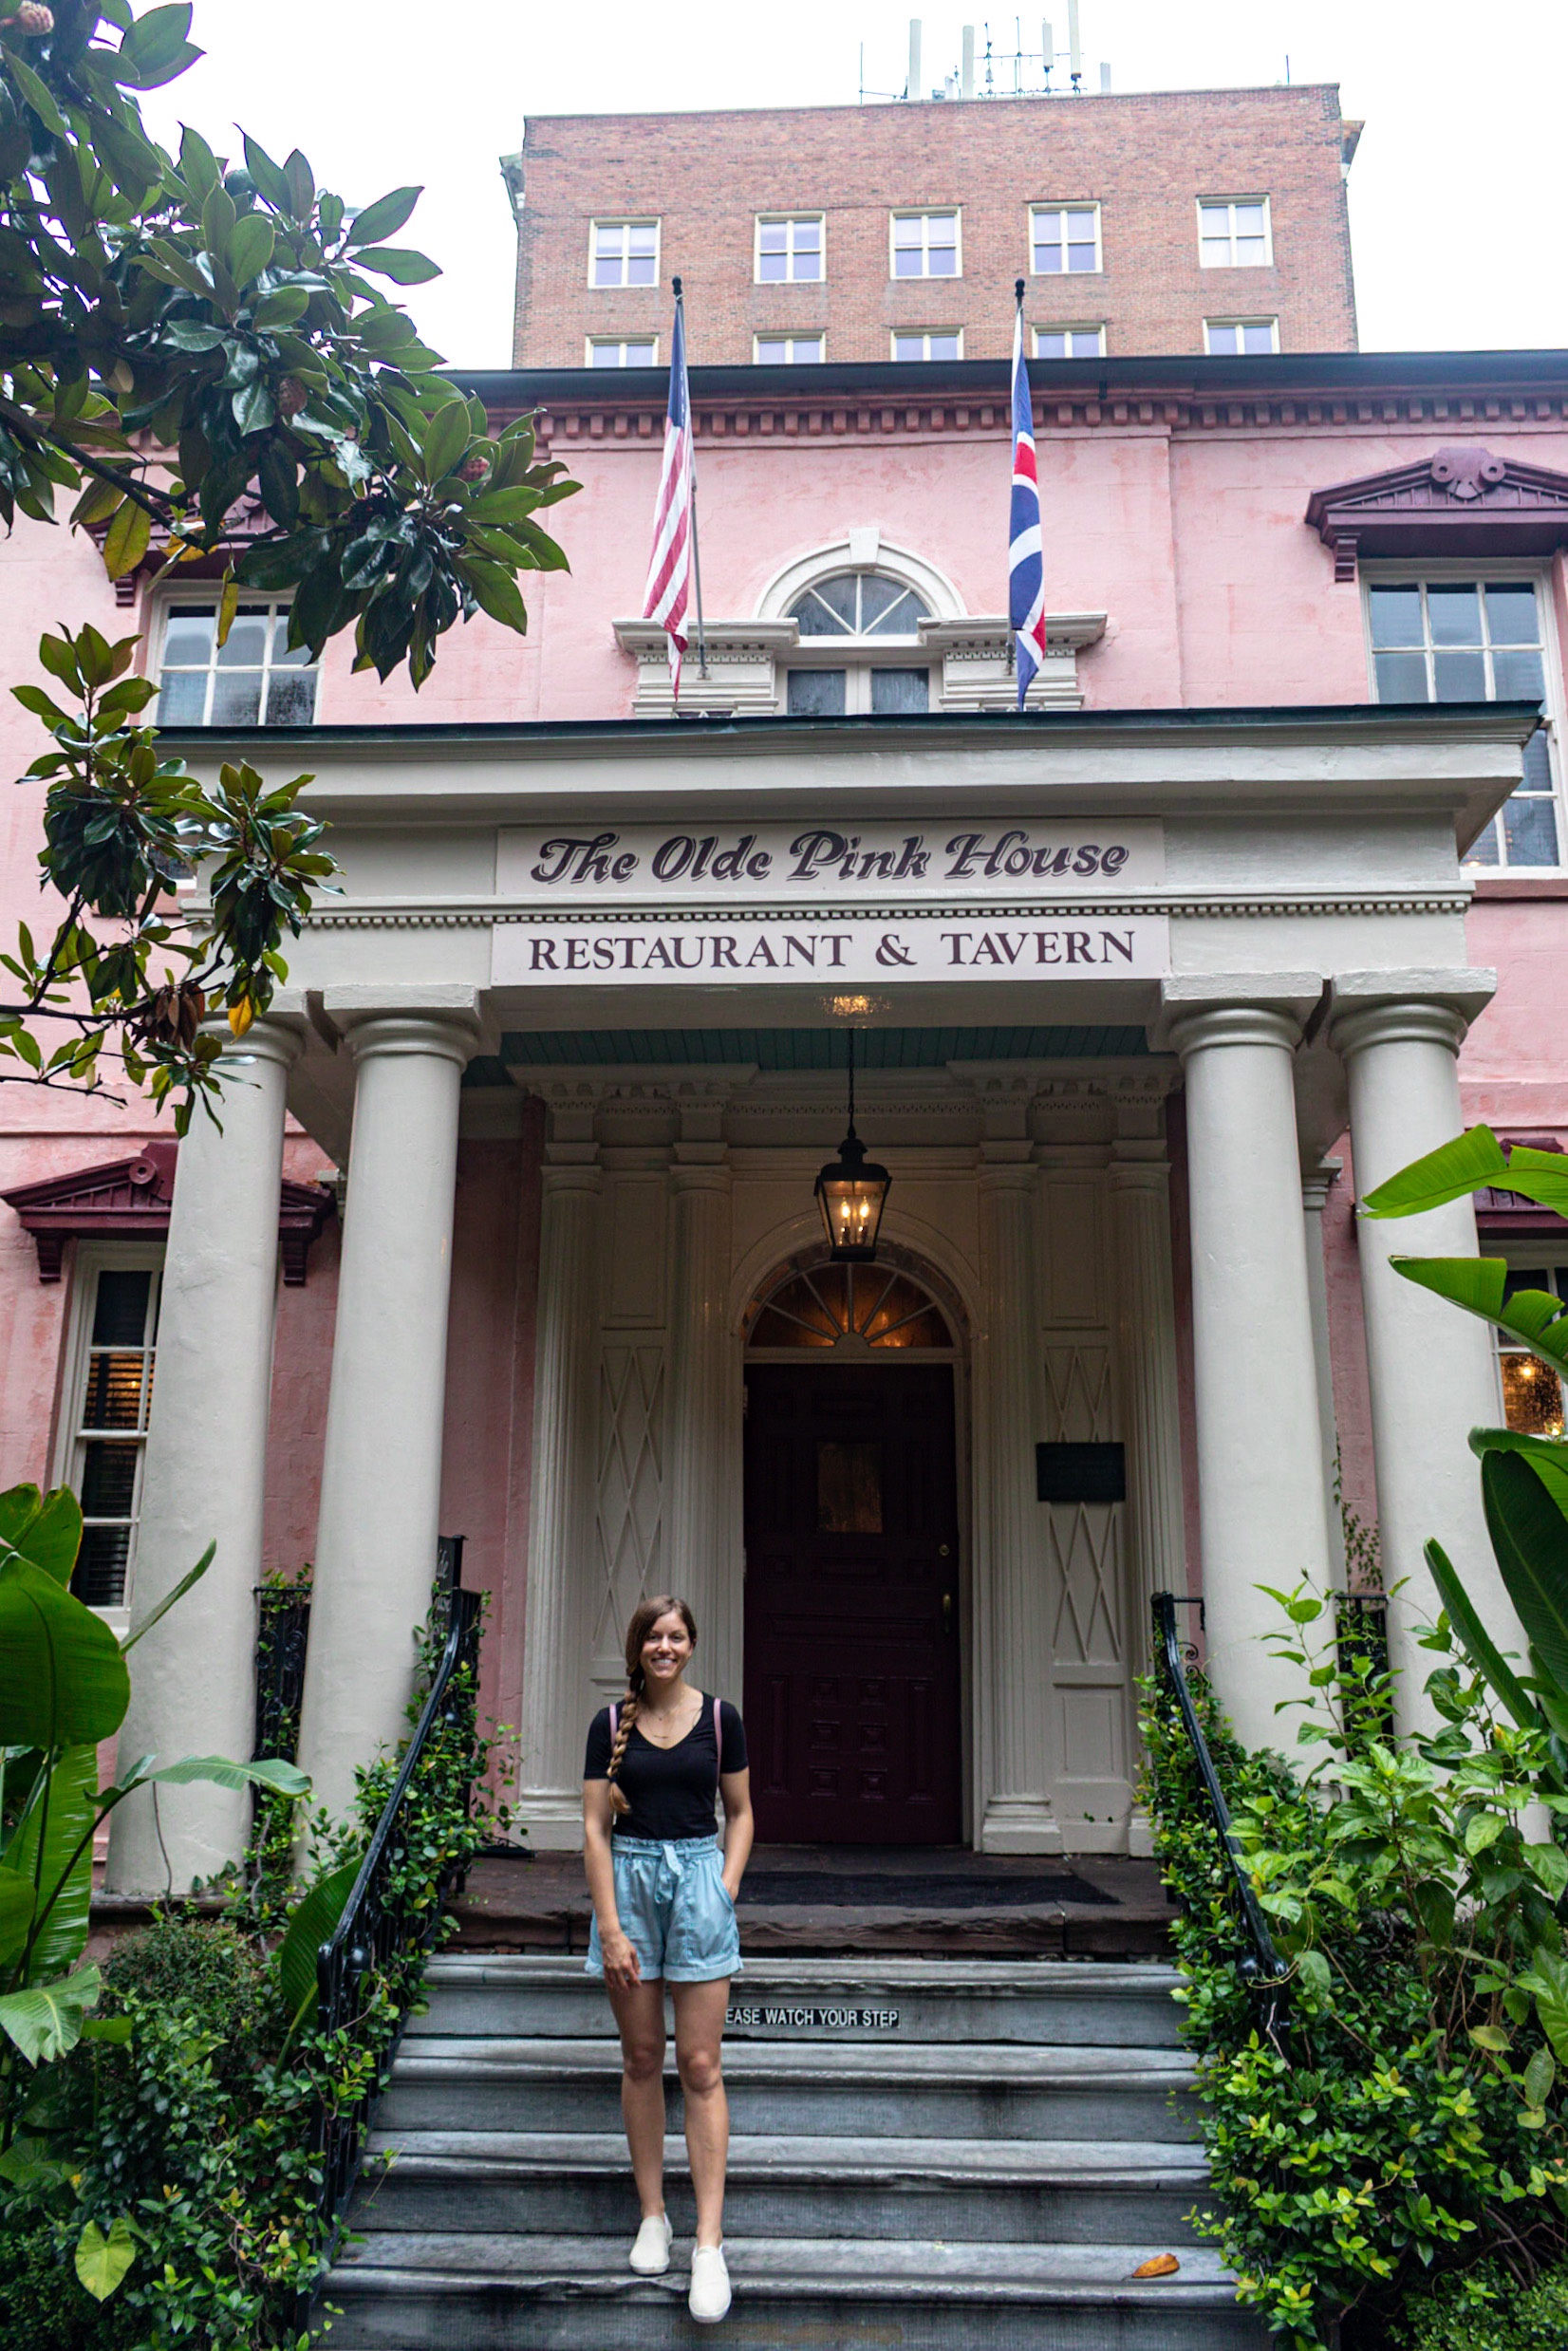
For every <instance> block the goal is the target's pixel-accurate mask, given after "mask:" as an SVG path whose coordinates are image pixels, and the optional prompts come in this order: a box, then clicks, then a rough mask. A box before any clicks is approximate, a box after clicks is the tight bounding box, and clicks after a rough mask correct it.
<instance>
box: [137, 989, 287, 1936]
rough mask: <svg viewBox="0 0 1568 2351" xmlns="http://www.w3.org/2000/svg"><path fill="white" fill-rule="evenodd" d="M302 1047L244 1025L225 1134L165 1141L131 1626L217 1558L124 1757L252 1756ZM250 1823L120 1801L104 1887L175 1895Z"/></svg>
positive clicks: (162, 1664)
mask: <svg viewBox="0 0 1568 2351" xmlns="http://www.w3.org/2000/svg"><path fill="white" fill-rule="evenodd" d="M298 1052H299V1038H298V1036H296V1035H295V1034H294V1033H293V1030H292V1028H291V1027H290V1026H289V1025H286V1024H285V1023H284V1022H282V1021H279V1020H277V1019H266V1020H258V1021H256V1022H255V1024H254V1025H253V1027H252V1028H251V1029H250V1030H249V1031H248V1032H247V1034H246V1036H245V1037H244V1039H243V1040H242V1041H240V1042H237V1043H233V1044H232V1045H231V1047H230V1049H229V1050H228V1051H227V1052H225V1054H224V1055H223V1057H222V1060H221V1062H220V1063H219V1065H218V1066H219V1069H220V1071H221V1073H222V1076H223V1080H224V1087H223V1100H222V1103H221V1105H220V1107H219V1110H218V1116H219V1117H220V1118H221V1120H222V1122H223V1124H222V1129H221V1131H220V1130H219V1129H218V1128H217V1127H216V1126H215V1124H214V1122H213V1121H212V1120H211V1119H210V1118H208V1117H207V1116H206V1115H205V1113H204V1112H202V1111H201V1110H197V1112H196V1116H195V1117H194V1118H193V1120H192V1122H191V1130H190V1132H189V1134H187V1135H186V1137H185V1139H184V1141H183V1142H182V1143H181V1145H180V1147H179V1162H178V1173H177V1177H176V1179H175V1196H174V1203H173V1206H172V1208H171V1211H170V1216H169V1244H168V1250H167V1254H166V1260H165V1265H164V1273H163V1296H162V1303H161V1307H160V1310H159V1329H158V1371H157V1377H156V1379H155V1381H154V1384H153V1400H152V1417H151V1421H150V1423H149V1426H148V1432H147V1459H146V1466H145V1468H144V1470H143V1473H142V1488H141V1523H140V1533H139V1536H138V1540H137V1555H136V1581H135V1586H134V1592H133V1600H132V1610H131V1622H132V1626H133V1628H134V1627H136V1626H138V1625H140V1624H141V1623H143V1622H145V1620H146V1618H147V1617H148V1615H150V1614H151V1613H152V1611H153V1609H154V1608H155V1607H157V1605H158V1603H159V1601H160V1600H162V1599H163V1598H164V1597H165V1595H167V1594H168V1593H169V1592H170V1591H171V1590H172V1589H173V1587H174V1586H175V1585H176V1584H177V1582H178V1581H179V1579H180V1577H182V1576H183V1575H185V1574H186V1573H187V1572H188V1570H189V1569H191V1568H192V1567H194V1566H195V1565H196V1560H197V1559H198V1558H200V1557H201V1554H202V1553H203V1552H204V1551H205V1550H206V1548H207V1545H208V1544H209V1543H210V1542H215V1543H216V1545H217V1551H216V1555H215V1558H214V1560H213V1564H212V1566H211V1567H210V1568H209V1569H208V1571H207V1574H206V1575H205V1577H203V1578H202V1580H201V1582H200V1583H199V1584H197V1585H196V1587H195V1589H194V1590H193V1591H191V1592H189V1593H187V1594H186V1595H185V1597H184V1598H183V1599H182V1600H181V1601H179V1603H178V1604H177V1607H176V1608H174V1609H173V1610H172V1611H171V1612H170V1614H168V1615H167V1616H165V1617H164V1619H163V1621H162V1623H161V1624H159V1626H157V1627H156V1628H155V1630H154V1631H153V1632H151V1633H149V1634H148V1635H147V1637H146V1639H145V1640H143V1641H140V1642H138V1644H137V1647H136V1649H135V1651H133V1655H132V1665H133V1671H132V1677H131V1680H132V1695H131V1705H130V1711H129V1713H128V1714H127V1715H126V1718H125V1722H124V1725H123V1727H122V1728H121V1733H120V1755H121V1761H122V1762H130V1761H132V1760H134V1759H135V1758H136V1757H137V1756H140V1755H144V1754H146V1753H148V1752H149V1751H151V1752H154V1753H156V1754H158V1755H160V1756H161V1757H162V1758H163V1759H164V1760H165V1761H166V1762H173V1761H174V1759H175V1758H176V1757H177V1756H179V1755H228V1756H232V1757H233V1758H235V1759H236V1760H238V1761H241V1762H244V1761H248V1760H249V1757H250V1753H251V1746H252V1738H253V1735H254V1726H255V1646H256V1602H255V1591H254V1587H255V1585H256V1584H257V1583H258V1582H259V1580H260V1577H261V1528H262V1502H263V1494H264V1488H265V1484H266V1469H267V1419H268V1408H269V1404H270V1401H271V1384H272V1315H273V1305H274V1299H275V1294H276V1288H277V1265H278V1190H279V1185H280V1183H281V1181H282V1173H283V1120H284V1093H285V1089H286V1086H287V1083H288V1075H289V1065H290V1063H291V1062H292V1061H293V1059H294V1056H295V1055H296V1054H297V1053H298ZM250 1819H251V1799H250V1797H249V1795H248V1794H247V1793H244V1792H235V1791H233V1790H229V1789H224V1788H216V1787H208V1786H196V1787H188V1788H174V1787H171V1788H164V1789H162V1790H160V1791H159V1797H158V1810H157V1817H156V1818H155V1815H154V1802H153V1796H152V1792H151V1791H150V1790H148V1791H146V1792H144V1793H143V1794H141V1795H140V1796H134V1797H131V1798H130V1799H129V1800H128V1801H126V1802H125V1803H124V1804H122V1805H121V1807H120V1809H119V1811H118V1812H116V1814H115V1815H114V1821H113V1834H112V1838H111V1841H110V1849H109V1870H108V1883H109V1885H110V1887H111V1888H112V1890H113V1891H114V1892H116V1893H117V1894H143V1893H152V1892H162V1891H165V1890H172V1891H173V1892H174V1893H176V1894H183V1893H185V1892H186V1891H187V1890H188V1889H189V1887H190V1885H191V1882H192V1880H193V1878H196V1877H209V1876H211V1875H213V1874H214V1873H215V1871H216V1870H218V1869H220V1868H221V1867H222V1865H223V1863H224V1862H225V1861H230V1860H233V1859H235V1858H237V1857H238V1856H239V1854H240V1853H241V1852H242V1851H243V1850H244V1846H245V1842H246V1838H248V1836H249V1834H250ZM160 1831H161V1837H160V1835H159V1832H160ZM165 1855H166V1856H167V1858H165Z"/></svg>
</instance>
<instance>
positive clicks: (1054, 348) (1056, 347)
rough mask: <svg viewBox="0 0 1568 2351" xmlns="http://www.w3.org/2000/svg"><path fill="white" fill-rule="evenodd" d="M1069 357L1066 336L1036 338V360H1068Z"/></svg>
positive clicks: (1041, 336) (1054, 335)
mask: <svg viewBox="0 0 1568 2351" xmlns="http://www.w3.org/2000/svg"><path fill="white" fill-rule="evenodd" d="M1067 356H1068V350H1067V337H1066V336H1065V335H1058V334H1049V335H1036V337H1035V357H1036V359H1066V358H1067Z"/></svg>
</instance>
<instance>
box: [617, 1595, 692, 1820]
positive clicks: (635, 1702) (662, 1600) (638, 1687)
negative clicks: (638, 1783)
mask: <svg viewBox="0 0 1568 2351" xmlns="http://www.w3.org/2000/svg"><path fill="white" fill-rule="evenodd" d="M671 1614H674V1615H677V1616H679V1617H680V1619H681V1623H682V1624H683V1625H684V1626H685V1628H686V1631H687V1632H688V1633H690V1635H691V1643H692V1647H693V1648H694V1649H695V1648H696V1647H697V1619H696V1617H695V1616H694V1615H693V1614H692V1613H691V1610H690V1608H689V1607H688V1606H687V1604H686V1602H685V1601H684V1600H678V1599H677V1598H676V1597H675V1595H674V1594H673V1593H669V1592H662V1593H660V1594H659V1595H658V1596H657V1598H655V1599H651V1600H639V1602H638V1604H637V1606H636V1607H635V1608H634V1609H633V1610H632V1612H631V1622H630V1624H628V1625H627V1627H626V1694H625V1697H624V1698H623V1699H622V1701H621V1705H620V1709H619V1711H618V1713H617V1715H616V1718H615V1741H614V1745H612V1746H611V1748H610V1751H609V1770H608V1771H607V1774H606V1778H607V1780H608V1782H609V1808H610V1810H611V1812H613V1813H628V1812H629V1811H630V1810H631V1805H630V1804H629V1803H628V1801H626V1798H625V1794H624V1792H623V1791H622V1790H621V1789H620V1788H619V1787H617V1786H616V1784H615V1782H616V1779H617V1777H618V1775H619V1773H620V1769H621V1764H622V1762H623V1760H624V1758H625V1752H626V1741H627V1740H628V1739H629V1738H630V1737H631V1734H632V1730H633V1728H634V1727H635V1726H636V1722H637V1717H638V1714H639V1713H640V1711H641V1710H642V1705H643V1644H644V1641H645V1640H646V1639H647V1637H648V1634H649V1633H651V1632H652V1631H653V1628H654V1626H655V1625H656V1624H657V1623H658V1622H659V1619H660V1617H661V1616H668V1615H671Z"/></svg>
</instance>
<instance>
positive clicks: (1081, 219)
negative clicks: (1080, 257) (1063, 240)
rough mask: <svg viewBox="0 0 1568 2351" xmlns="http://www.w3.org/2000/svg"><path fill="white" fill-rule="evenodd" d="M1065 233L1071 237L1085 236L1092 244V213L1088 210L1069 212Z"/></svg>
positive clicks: (1080, 237)
mask: <svg viewBox="0 0 1568 2351" xmlns="http://www.w3.org/2000/svg"><path fill="white" fill-rule="evenodd" d="M1067 233H1068V235H1069V237H1071V238H1073V239H1082V238H1087V239H1088V241H1089V243H1090V244H1091V245H1092V244H1093V242H1094V215H1093V214H1092V213H1089V212H1079V213H1069V214H1068V215H1067Z"/></svg>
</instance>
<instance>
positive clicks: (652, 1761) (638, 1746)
mask: <svg viewBox="0 0 1568 2351" xmlns="http://www.w3.org/2000/svg"><path fill="white" fill-rule="evenodd" d="M719 1724H720V1726H721V1729H722V1733H723V1757H722V1765H721V1764H720V1758H719V1755H718V1754H717V1753H716V1752H715V1746H714V1735H713V1700H712V1699H711V1698H710V1697H706V1696H705V1697H704V1698H703V1700H702V1711H701V1713H700V1715H699V1716H698V1718H697V1720H696V1722H695V1723H694V1724H693V1725H692V1726H691V1728H690V1730H688V1731H687V1733H686V1735H685V1737H684V1738H683V1739H678V1740H677V1741H676V1743H675V1745H674V1746H672V1747H661V1746H656V1745H654V1743H653V1741H652V1740H651V1739H644V1736H643V1734H642V1731H641V1730H640V1729H638V1727H637V1726H636V1725H635V1724H634V1725H633V1726H632V1733H631V1737H630V1738H629V1739H628V1740H627V1741H626V1751H625V1755H623V1757H622V1758H621V1768H620V1770H619V1771H618V1772H617V1773H616V1775H615V1784H616V1786H617V1787H618V1788H620V1790H621V1791H622V1793H623V1794H624V1795H625V1799H626V1801H627V1802H628V1803H629V1804H630V1806H631V1810H630V1812H629V1813H617V1814H616V1816H615V1834H616V1835H617V1836H618V1837H646V1838H652V1839H653V1840H654V1841H655V1842H656V1843H659V1844H663V1843H665V1842H666V1841H668V1842H672V1843H673V1842H674V1841H676V1840H677V1839H679V1838H685V1837H711V1836H712V1835H713V1833H714V1804H715V1801H717V1799H718V1795H719V1770H720V1768H721V1767H722V1769H723V1770H724V1771H726V1772H731V1771H744V1770H745V1768H746V1732H745V1726H744V1725H743V1724H742V1722H741V1720H740V1717H739V1715H738V1714H737V1711H736V1709H735V1707H732V1706H731V1705H730V1704H729V1702H728V1700H727V1699H721V1700H720V1701H719ZM610 1744H611V1742H610V1728H609V1708H608V1707H600V1709H599V1712H598V1713H597V1714H596V1715H595V1716H594V1718H593V1720H592V1722H591V1723H590V1724H589V1725H588V1753H587V1755H586V1756H585V1757H584V1759H583V1777H584V1779H585V1780H607V1779H608V1777H609V1751H610Z"/></svg>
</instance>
